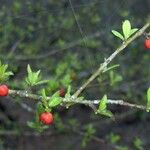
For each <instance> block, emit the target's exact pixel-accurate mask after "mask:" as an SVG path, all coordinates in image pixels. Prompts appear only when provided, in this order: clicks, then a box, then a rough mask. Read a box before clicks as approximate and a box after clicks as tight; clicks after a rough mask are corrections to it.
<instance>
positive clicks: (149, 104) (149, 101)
mask: <svg viewBox="0 0 150 150" xmlns="http://www.w3.org/2000/svg"><path fill="white" fill-rule="evenodd" d="M149 110H150V87H149V88H148V90H147V111H149Z"/></svg>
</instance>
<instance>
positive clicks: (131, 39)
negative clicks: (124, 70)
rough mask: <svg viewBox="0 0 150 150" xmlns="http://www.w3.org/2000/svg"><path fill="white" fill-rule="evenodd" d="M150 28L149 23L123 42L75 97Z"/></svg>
mask: <svg viewBox="0 0 150 150" xmlns="http://www.w3.org/2000/svg"><path fill="white" fill-rule="evenodd" d="M149 26H150V23H147V24H146V25H145V26H143V27H142V28H141V29H140V30H139V31H137V32H136V33H135V34H134V35H133V36H132V37H131V38H129V39H128V40H127V41H125V42H123V43H122V45H121V46H120V47H118V48H117V49H116V50H115V51H114V53H112V54H111V55H110V56H109V57H108V58H107V59H105V61H104V62H103V63H102V64H100V67H99V68H98V69H97V70H96V71H95V72H94V73H93V74H92V75H91V77H90V78H89V79H88V80H87V81H86V82H85V83H84V84H83V85H81V87H80V88H79V89H78V90H77V91H76V92H75V93H74V95H73V96H74V97H78V96H79V94H80V93H81V92H82V91H83V90H84V89H85V88H86V87H87V86H88V85H89V84H90V83H91V82H92V81H93V80H94V79H95V78H96V77H98V76H99V75H100V74H101V73H103V72H104V71H105V69H106V67H107V66H108V64H109V63H110V62H111V61H112V60H113V59H114V58H115V57H116V56H117V55H118V54H119V53H120V52H121V51H122V50H124V49H125V48H126V47H127V46H128V45H129V44H130V43H131V42H132V41H134V40H135V39H136V38H138V37H139V36H141V35H142V34H143V33H144V31H145V30H146V29H147V28H148V27H149Z"/></svg>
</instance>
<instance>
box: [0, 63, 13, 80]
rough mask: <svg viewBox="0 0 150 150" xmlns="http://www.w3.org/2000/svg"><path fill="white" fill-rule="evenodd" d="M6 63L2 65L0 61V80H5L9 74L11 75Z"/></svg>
mask: <svg viewBox="0 0 150 150" xmlns="http://www.w3.org/2000/svg"><path fill="white" fill-rule="evenodd" d="M7 68H8V65H7V64H6V65H4V64H2V63H1V61H0V82H4V81H6V80H7V79H8V78H9V76H11V75H13V73H12V72H11V71H7Z"/></svg>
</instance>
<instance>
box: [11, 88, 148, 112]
mask: <svg viewBox="0 0 150 150" xmlns="http://www.w3.org/2000/svg"><path fill="white" fill-rule="evenodd" d="M9 95H10V96H19V97H22V98H29V99H34V100H37V101H40V100H42V96H40V95H36V94H32V93H28V92H27V91H20V90H9ZM50 98H51V97H47V99H50ZM62 102H63V103H66V104H84V105H88V106H89V107H91V108H92V109H93V106H95V105H98V104H99V102H100V100H82V101H81V100H80V99H78V98H72V97H70V98H69V99H68V98H62ZM107 103H108V104H113V105H121V106H127V107H131V108H137V109H140V110H147V108H146V106H143V105H137V104H132V103H128V102H125V101H124V100H112V99H108V100H107ZM94 110H95V108H94Z"/></svg>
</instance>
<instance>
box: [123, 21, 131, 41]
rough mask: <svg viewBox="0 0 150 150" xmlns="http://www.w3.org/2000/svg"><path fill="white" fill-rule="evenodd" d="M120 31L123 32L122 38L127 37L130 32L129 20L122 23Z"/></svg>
mask: <svg viewBox="0 0 150 150" xmlns="http://www.w3.org/2000/svg"><path fill="white" fill-rule="evenodd" d="M122 31H123V34H124V38H125V39H128V38H129V36H130V32H131V24H130V21H129V20H125V21H124V22H123V24H122Z"/></svg>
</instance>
